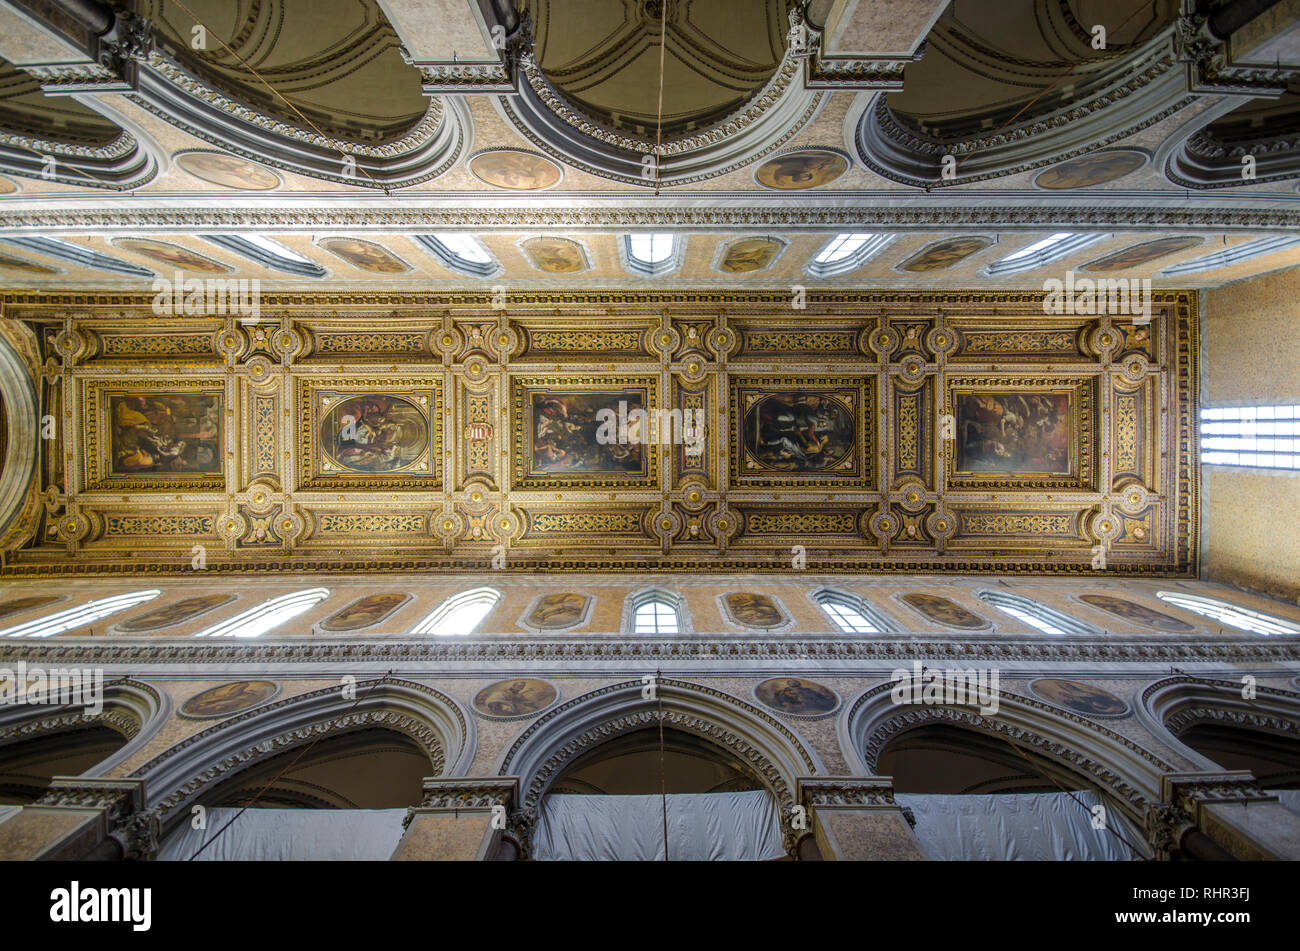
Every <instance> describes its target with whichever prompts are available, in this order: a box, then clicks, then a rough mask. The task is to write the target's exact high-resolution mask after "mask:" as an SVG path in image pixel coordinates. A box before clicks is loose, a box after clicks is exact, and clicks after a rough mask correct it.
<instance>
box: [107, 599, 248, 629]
mask: <svg viewBox="0 0 1300 951" xmlns="http://www.w3.org/2000/svg"><path fill="white" fill-rule="evenodd" d="M233 600H235V596H234V595H233V594H202V595H199V596H198V597H194V598H184V599H182V600H180V601H174V602H172V603H171V604H164V605H163V606H162V607H159V608H154V609H153V610H152V611H149V612H148V613H147V614H141V615H140V616H139V617H134V618H131V620H129V621H123V622H122V623H121V624H119V625H117V626H116V627H114V628H113V630H114V631H116V632H117V633H119V634H143V633H144V632H146V631H157V630H161V629H162V628H164V627H173V626H174V625H177V624H180V623H181V622H182V621H192V620H193V619H194V618H196V617H198V616H199V615H200V614H206V613H207V612H208V611H211V610H212V609H213V608H218V607H220V606H221V605H223V604H229V603H230V602H231V601H233Z"/></svg>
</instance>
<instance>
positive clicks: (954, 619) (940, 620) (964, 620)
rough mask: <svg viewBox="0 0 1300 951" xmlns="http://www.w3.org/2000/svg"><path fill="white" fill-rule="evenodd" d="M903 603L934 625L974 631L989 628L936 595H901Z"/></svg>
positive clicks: (970, 614) (971, 614) (975, 616)
mask: <svg viewBox="0 0 1300 951" xmlns="http://www.w3.org/2000/svg"><path fill="white" fill-rule="evenodd" d="M903 603H904V604H906V605H907V606H908V607H909V608H911V609H912V610H914V611H916V612H917V613H919V614H921V615H923V616H924V617H927V618H929V619H930V620H931V621H934V622H935V623H936V624H943V625H946V626H947V627H957V628H961V629H962V630H967V631H976V630H979V629H980V628H985V627H988V626H989V622H988V621H986V620H984V618H982V617H980V616H979V615H977V614H973V613H972V612H970V611H967V610H966V609H965V608H964V607H962V606H961V605H960V604H958V603H957V602H956V601H952V600H950V599H948V598H943V597H940V596H939V595H937V594H921V593H919V592H916V593H912V594H905V595H903Z"/></svg>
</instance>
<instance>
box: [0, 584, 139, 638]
mask: <svg viewBox="0 0 1300 951" xmlns="http://www.w3.org/2000/svg"><path fill="white" fill-rule="evenodd" d="M160 593H161V592H159V590H158V589H157V588H153V589H151V590H149V591H133V592H131V593H130V594H115V595H113V596H112V597H108V598H100V599H99V600H98V601H90V602H87V603H86V604H83V605H80V606H78V607H75V608H68V609H67V610H64V611H60V612H58V613H57V614H51V615H50V616H49V617H43V618H37V619H36V620H34V621H26V622H24V623H22V624H16V625H14V626H13V627H8V628H5V629H4V630H3V631H0V637H53V636H54V635H55V634H62V633H63V632H64V631H72V630H75V629H77V628H79V627H85V626H86V625H87V624H90V623H91V622H93V621H98V620H99V619H100V618H105V617H108V616H109V615H110V614H116V613H117V612H118V611H125V610H126V609H127V608H133V607H135V606H136V605H137V604H144V602H146V601H152V600H153V599H154V598H156V597H158V595H159V594H160Z"/></svg>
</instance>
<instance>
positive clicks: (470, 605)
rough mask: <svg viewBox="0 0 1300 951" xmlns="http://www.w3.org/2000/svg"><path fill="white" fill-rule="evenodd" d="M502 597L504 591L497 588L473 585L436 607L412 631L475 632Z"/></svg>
mask: <svg viewBox="0 0 1300 951" xmlns="http://www.w3.org/2000/svg"><path fill="white" fill-rule="evenodd" d="M499 600H501V592H499V591H496V590H494V589H493V588H472V589H471V590H469V591H462V592H460V593H459V594H453V595H452V596H451V597H450V598H448V599H447V600H445V601H443V602H442V604H440V605H438V606H437V607H436V608H434V609H433V612H432V613H431V614H430V615H429V616H428V617H426V618H425V619H424V620H423V621H421V622H420V623H419V624H417V625H415V627H414V629H412V631H411V633H412V634H433V635H436V636H439V637H441V636H446V635H453V634H472V633H473V632H474V628H476V627H478V625H479V623H480V622H481V621H482V620H483V619H484V618H485V617H487V615H488V612H489V611H491V610H492V607H493V606H494V605H495V604H496V603H497V602H498V601H499Z"/></svg>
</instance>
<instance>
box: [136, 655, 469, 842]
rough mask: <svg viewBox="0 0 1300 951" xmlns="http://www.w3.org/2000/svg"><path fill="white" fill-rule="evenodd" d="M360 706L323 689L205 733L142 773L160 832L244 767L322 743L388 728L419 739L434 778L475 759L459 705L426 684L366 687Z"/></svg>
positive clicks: (358, 697) (360, 691) (359, 690)
mask: <svg viewBox="0 0 1300 951" xmlns="http://www.w3.org/2000/svg"><path fill="white" fill-rule="evenodd" d="M355 687H356V694H355V698H354V699H348V698H345V697H344V696H343V691H342V689H341V688H339V687H325V688H322V689H320V690H314V691H311V692H309V693H306V694H302V695H299V696H296V697H291V698H289V699H287V700H281V701H279V702H277V703H270V704H266V705H263V706H260V707H255V708H254V709H252V710H250V711H248V712H246V713H243V714H239V715H237V716H234V717H231V718H229V719H227V720H223V721H221V722H220V723H218V724H217V725H215V726H212V727H209V728H208V729H205V730H200V731H199V732H198V733H195V734H194V735H193V736H190V737H188V738H186V739H184V740H182V741H181V742H179V743H177V744H175V745H174V746H172V747H169V748H168V749H166V750H164V751H163V752H162V753H160V754H158V755H157V756H155V757H154V758H153V759H151V760H149V761H148V762H147V763H145V764H143V765H142V766H140V767H139V768H138V769H136V770H135V771H134V772H133V773H132V774H131V776H132V778H140V779H144V780H145V781H146V788H147V790H148V806H149V808H150V810H151V811H152V812H153V813H154V814H155V815H156V816H157V817H158V820H159V822H160V824H161V825H164V826H165V825H166V824H167V823H168V822H169V821H170V820H172V819H174V818H175V817H176V816H177V815H179V814H180V811H182V810H183V809H184V807H185V806H187V805H189V804H192V803H193V802H194V801H195V800H196V799H197V798H199V797H200V796H201V795H202V794H203V793H205V792H207V791H208V790H209V789H210V788H212V784H213V783H219V782H224V781H225V780H227V779H229V778H231V777H232V776H234V775H235V774H236V773H238V772H240V771H242V770H243V769H244V768H245V767H246V766H250V765H253V764H254V763H256V762H258V761H261V760H264V759H266V758H268V757H271V756H275V755H278V754H280V753H284V752H286V751H288V750H292V749H295V748H297V747H299V746H302V745H305V744H309V743H312V742H314V741H315V740H317V739H320V738H322V737H326V736H331V735H337V734H342V733H348V732H352V731H355V730H364V729H373V728H380V729H387V730H391V731H393V732H396V733H401V734H403V735H404V736H406V737H408V738H410V739H411V740H413V741H414V742H415V743H416V744H417V745H418V746H419V747H420V748H421V749H422V750H424V752H425V753H426V755H427V756H428V757H429V763H430V775H432V776H441V775H448V776H459V775H464V773H465V770H466V768H467V767H468V765H469V762H470V759H471V758H472V756H473V748H474V726H473V721H472V720H471V719H470V718H468V717H467V716H466V715H465V713H464V711H463V710H462V709H461V708H460V706H459V705H458V704H457V703H456V702H455V701H454V700H452V699H451V698H450V697H448V696H447V695H446V694H443V693H441V692H439V691H437V690H434V689H433V688H431V687H427V686H425V685H424V684H419V683H414V682H412V681H407V680H396V679H391V678H382V679H374V680H368V681H360V682H358V683H357V684H356V685H355Z"/></svg>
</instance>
